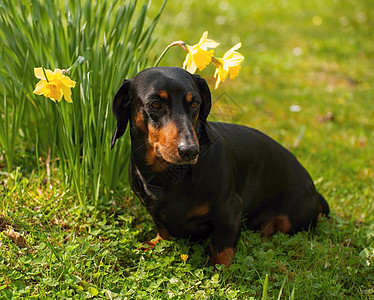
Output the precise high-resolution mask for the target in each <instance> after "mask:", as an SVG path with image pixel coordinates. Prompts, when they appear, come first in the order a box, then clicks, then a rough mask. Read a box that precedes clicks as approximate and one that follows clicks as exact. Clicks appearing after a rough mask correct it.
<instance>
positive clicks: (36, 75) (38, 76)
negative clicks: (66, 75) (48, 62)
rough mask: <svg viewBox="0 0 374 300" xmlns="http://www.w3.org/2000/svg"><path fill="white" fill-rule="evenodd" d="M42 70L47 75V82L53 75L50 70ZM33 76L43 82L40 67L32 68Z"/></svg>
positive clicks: (43, 77) (42, 73)
mask: <svg viewBox="0 0 374 300" xmlns="http://www.w3.org/2000/svg"><path fill="white" fill-rule="evenodd" d="M44 70H45V73H46V74H47V78H48V80H49V79H50V78H52V77H53V73H52V71H51V70H48V69H44ZM34 74H35V77H36V78H39V79H43V80H45V79H46V78H45V76H44V71H43V68H42V67H40V68H34Z"/></svg>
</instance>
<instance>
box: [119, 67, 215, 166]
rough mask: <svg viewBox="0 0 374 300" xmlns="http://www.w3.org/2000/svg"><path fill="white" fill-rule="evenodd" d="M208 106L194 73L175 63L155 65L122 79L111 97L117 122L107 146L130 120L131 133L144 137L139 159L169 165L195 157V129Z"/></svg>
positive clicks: (204, 89) (205, 90)
mask: <svg viewBox="0 0 374 300" xmlns="http://www.w3.org/2000/svg"><path fill="white" fill-rule="evenodd" d="M210 108H211V96H210V90H209V87H208V85H207V83H206V81H205V80H204V79H202V78H201V77H200V76H199V75H192V74H190V73H189V72H187V71H185V70H183V69H181V68H174V67H173V68H172V67H158V68H150V69H146V70H144V71H142V72H140V73H139V74H138V75H136V76H135V77H134V78H133V79H130V80H124V81H123V83H122V85H121V87H120V88H119V90H118V91H117V93H116V95H115V96H114V99H113V106H112V110H113V114H114V116H115V118H116V119H117V126H116V129H115V132H114V135H113V138H112V148H113V146H114V144H115V141H116V140H117V139H118V138H120V137H121V136H122V135H123V134H124V132H125V130H126V127H127V123H128V122H130V126H131V135H132V136H133V135H142V136H144V139H145V141H144V143H146V146H147V153H146V157H145V160H146V161H147V163H148V164H149V165H152V164H153V163H154V162H155V160H158V161H160V160H162V161H165V162H167V163H169V164H177V165H178V164H179V165H180V164H193V163H196V162H197V158H198V154H199V142H198V137H197V133H196V128H197V126H198V124H199V122H203V123H205V121H206V119H207V117H208V114H209V112H210Z"/></svg>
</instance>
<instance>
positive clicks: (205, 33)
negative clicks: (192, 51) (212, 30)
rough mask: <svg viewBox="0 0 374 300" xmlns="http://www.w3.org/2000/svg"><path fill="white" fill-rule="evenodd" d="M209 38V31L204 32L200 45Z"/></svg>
mask: <svg viewBox="0 0 374 300" xmlns="http://www.w3.org/2000/svg"><path fill="white" fill-rule="evenodd" d="M207 37H208V31H204V33H203V35H202V36H201V38H200V40H199V42H198V44H202V43H204V42H205V40H206V38H207Z"/></svg>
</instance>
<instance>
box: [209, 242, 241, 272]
mask: <svg viewBox="0 0 374 300" xmlns="http://www.w3.org/2000/svg"><path fill="white" fill-rule="evenodd" d="M210 251H211V254H212V257H211V260H210V263H211V265H212V266H215V265H217V264H218V265H225V267H226V268H228V267H230V265H231V264H232V261H233V259H234V254H235V249H234V248H226V249H225V250H223V251H221V252H216V251H214V249H213V247H212V244H210Z"/></svg>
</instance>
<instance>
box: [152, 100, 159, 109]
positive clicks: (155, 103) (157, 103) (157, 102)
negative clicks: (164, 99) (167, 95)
mask: <svg viewBox="0 0 374 300" xmlns="http://www.w3.org/2000/svg"><path fill="white" fill-rule="evenodd" d="M151 106H152V108H154V109H160V108H161V102H160V101H153V102H152V103H151Z"/></svg>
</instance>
